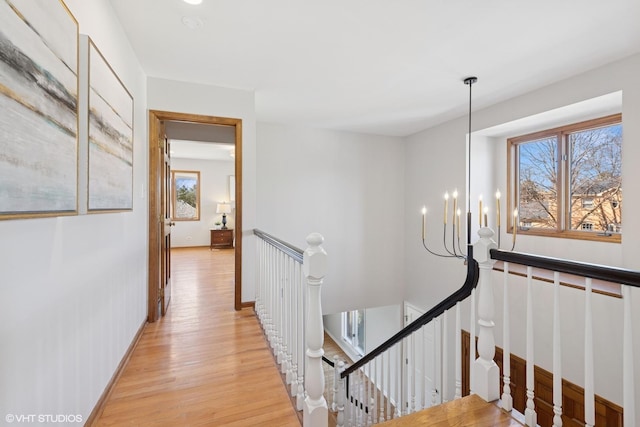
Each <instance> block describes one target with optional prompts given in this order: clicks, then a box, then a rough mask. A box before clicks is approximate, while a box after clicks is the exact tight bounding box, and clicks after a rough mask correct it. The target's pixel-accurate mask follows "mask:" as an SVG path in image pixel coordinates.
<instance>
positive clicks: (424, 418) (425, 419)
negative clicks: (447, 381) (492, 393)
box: [379, 394, 523, 427]
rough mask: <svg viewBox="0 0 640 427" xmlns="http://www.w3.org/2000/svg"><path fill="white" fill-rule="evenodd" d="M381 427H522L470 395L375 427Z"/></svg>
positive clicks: (492, 404)
mask: <svg viewBox="0 0 640 427" xmlns="http://www.w3.org/2000/svg"><path fill="white" fill-rule="evenodd" d="M379 425H380V426H384V427H414V426H431V427H449V426H456V427H472V426H473V427H522V426H523V425H522V424H520V423H519V422H518V421H516V420H515V419H513V418H511V416H510V414H509V413H507V412H504V411H503V410H502V409H500V408H498V407H497V406H496V405H495V404H494V403H487V402H485V401H484V400H482V399H481V398H480V397H478V395H476V394H472V395H470V396H466V397H463V398H462V399H457V400H453V401H451V402H448V403H445V404H443V405H438V406H434V407H431V408H429V409H425V410H424V411H420V412H416V413H414V414H411V415H406V416H404V417H400V418H398V419H395V420H391V421H387V422H385V423H382V424H379Z"/></svg>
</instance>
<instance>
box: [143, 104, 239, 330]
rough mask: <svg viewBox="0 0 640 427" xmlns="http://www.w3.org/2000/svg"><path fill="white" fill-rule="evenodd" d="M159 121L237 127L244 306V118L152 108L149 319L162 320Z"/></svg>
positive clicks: (236, 266) (237, 305) (150, 113)
mask: <svg viewBox="0 0 640 427" xmlns="http://www.w3.org/2000/svg"><path fill="white" fill-rule="evenodd" d="M157 121H180V122H189V123H198V124H210V125H224V126H233V127H234V128H235V156H236V157H235V177H236V215H235V230H236V234H235V237H236V239H235V297H234V309H235V310H240V309H242V119H233V118H228V117H214V116H202V115H198V114H187V113H176V112H171V111H160V110H149V184H148V185H149V282H148V306H147V307H148V308H147V317H148V321H149V322H155V321H156V320H157V319H158V316H159V313H158V304H157V301H158V289H157V284H158V282H159V280H160V264H159V263H160V257H159V254H158V252H159V251H158V248H159V247H160V239H161V236H160V235H159V234H160V233H159V231H158V230H159V227H158V221H159V218H160V205H159V202H160V199H159V197H160V191H161V189H160V185H161V183H160V178H161V176H160V175H159V173H158V166H159V165H158V155H159V152H158V150H159V149H160V143H159V141H158V135H157V134H158V129H157V128H156V123H157Z"/></svg>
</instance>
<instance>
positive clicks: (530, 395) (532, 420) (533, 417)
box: [524, 267, 538, 427]
mask: <svg viewBox="0 0 640 427" xmlns="http://www.w3.org/2000/svg"><path fill="white" fill-rule="evenodd" d="M526 334H527V351H526V352H527V369H526V370H527V381H526V382H527V408H526V409H525V411H524V417H525V424H526V425H528V426H532V427H535V426H536V424H537V421H538V416H537V414H536V411H535V406H536V405H535V403H534V401H533V399H534V397H535V394H534V391H533V390H534V384H535V381H534V378H533V372H534V369H533V368H534V363H535V360H534V352H533V273H532V268H531V267H527V332H526Z"/></svg>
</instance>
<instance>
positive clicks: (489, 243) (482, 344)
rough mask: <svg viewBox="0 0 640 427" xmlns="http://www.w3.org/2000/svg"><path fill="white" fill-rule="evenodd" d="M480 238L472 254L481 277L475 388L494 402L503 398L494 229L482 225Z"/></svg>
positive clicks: (474, 372) (485, 397)
mask: <svg viewBox="0 0 640 427" xmlns="http://www.w3.org/2000/svg"><path fill="white" fill-rule="evenodd" d="M478 234H479V235H480V240H478V242H476V244H475V245H474V248H473V253H474V256H475V259H476V261H478V265H479V267H480V277H479V279H478V289H477V291H476V293H477V295H478V310H477V313H478V326H479V333H478V355H479V357H478V358H477V359H476V361H475V362H474V364H473V376H474V378H473V385H474V389H473V391H474V392H475V393H476V394H477V395H478V396H480V397H481V398H483V399H484V400H486V401H487V402H492V401H494V400H497V399H498V398H499V397H500V377H499V376H500V370H499V369H498V365H496V362H494V361H493V357H494V356H495V353H496V343H495V338H494V335H493V334H494V330H493V329H494V326H495V324H494V322H493V319H494V299H493V285H492V283H491V271H492V270H493V264H495V260H492V259H491V254H490V253H489V251H490V250H491V249H496V248H497V247H498V245H496V243H495V242H494V241H493V240H492V239H491V238H492V237H493V230H491V229H490V228H488V227H483V228H481V229H480V231H478Z"/></svg>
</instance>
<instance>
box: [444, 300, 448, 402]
mask: <svg viewBox="0 0 640 427" xmlns="http://www.w3.org/2000/svg"><path fill="white" fill-rule="evenodd" d="M448 313H449V311H448V310H447V311H445V312H444V313H443V314H442V403H444V402H447V401H448V400H449V321H448V317H449V316H448Z"/></svg>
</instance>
